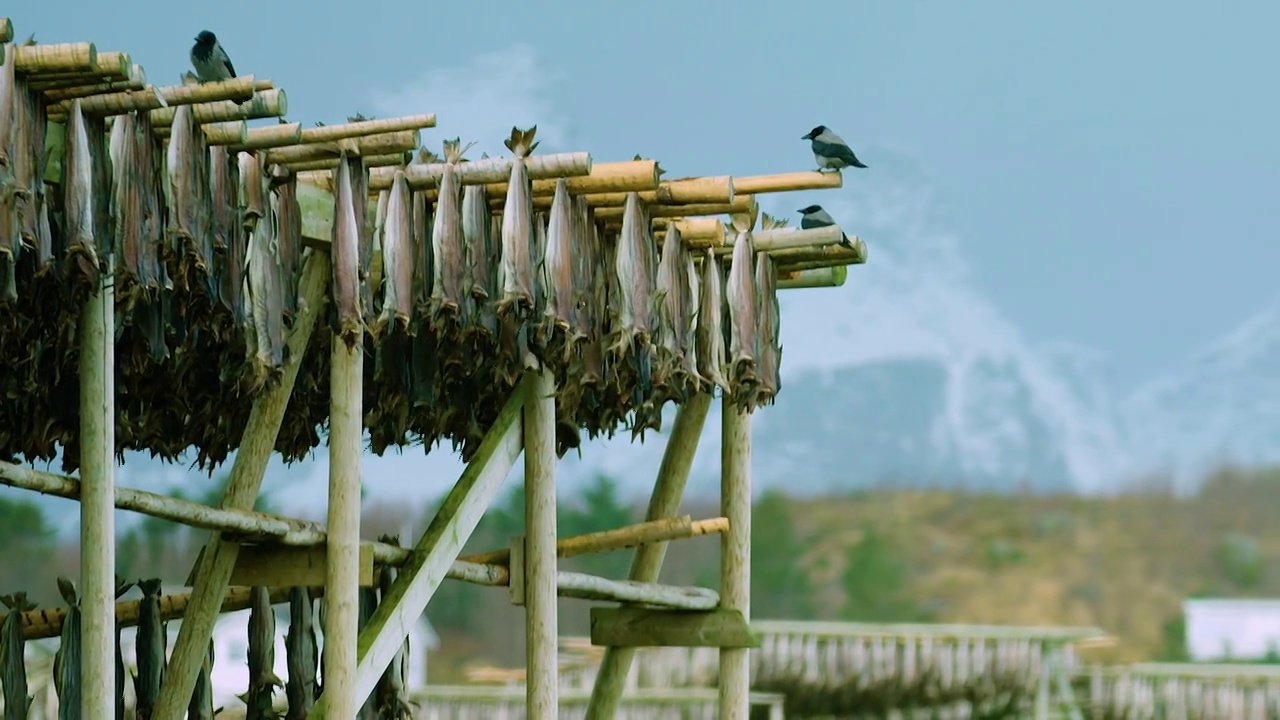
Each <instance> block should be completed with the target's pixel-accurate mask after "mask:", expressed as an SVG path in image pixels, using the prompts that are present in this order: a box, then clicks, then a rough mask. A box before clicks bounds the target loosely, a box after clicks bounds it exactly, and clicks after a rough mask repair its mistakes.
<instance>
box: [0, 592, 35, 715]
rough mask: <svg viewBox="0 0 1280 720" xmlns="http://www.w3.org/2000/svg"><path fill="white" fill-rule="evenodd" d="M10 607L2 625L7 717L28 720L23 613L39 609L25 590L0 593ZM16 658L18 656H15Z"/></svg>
mask: <svg viewBox="0 0 1280 720" xmlns="http://www.w3.org/2000/svg"><path fill="white" fill-rule="evenodd" d="M0 602H2V603H3V604H4V606H5V607H7V608H8V609H9V612H8V613H6V614H5V618H4V625H3V626H0V685H2V686H3V692H4V695H3V697H4V720H27V711H28V710H29V709H30V707H31V700H32V698H31V696H30V695H27V667H26V663H25V661H24V659H25V652H24V650H23V647H24V646H25V645H26V642H25V641H24V640H23V636H22V615H23V613H26V612H28V611H31V610H35V609H36V606H35V604H34V603H32V602H30V601H29V600H27V594H26V593H23V592H18V593H14V594H12V595H3V596H0ZM15 658H16V659H15Z"/></svg>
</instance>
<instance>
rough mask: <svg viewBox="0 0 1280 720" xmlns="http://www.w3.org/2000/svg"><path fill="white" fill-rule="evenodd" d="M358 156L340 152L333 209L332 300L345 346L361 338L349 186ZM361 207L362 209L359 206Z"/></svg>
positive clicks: (356, 250)
mask: <svg viewBox="0 0 1280 720" xmlns="http://www.w3.org/2000/svg"><path fill="white" fill-rule="evenodd" d="M362 165H363V161H362V160H361V159H360V158H358V157H352V156H349V155H347V153H346V152H343V153H342V157H341V159H340V160H339V162H338V169H337V171H335V173H334V174H335V176H336V177H337V184H338V187H337V191H336V192H335V193H334V212H333V242H332V248H333V250H332V257H333V303H334V306H335V307H336V308H337V311H338V312H337V320H338V327H337V331H338V334H339V336H340V337H341V338H342V342H344V343H346V345H347V347H348V348H354V347H355V346H356V343H357V342H358V341H359V340H360V339H361V338H362V337H363V334H364V327H363V319H362V317H361V312H360V311H361V305H362V303H361V302H360V227H359V225H358V224H357V217H356V213H357V207H356V198H357V197H359V198H360V200H361V201H363V198H364V197H365V196H363V195H362V196H356V195H355V193H354V188H352V182H351V175H352V171H353V169H359V168H360V167H362ZM360 209H363V208H360Z"/></svg>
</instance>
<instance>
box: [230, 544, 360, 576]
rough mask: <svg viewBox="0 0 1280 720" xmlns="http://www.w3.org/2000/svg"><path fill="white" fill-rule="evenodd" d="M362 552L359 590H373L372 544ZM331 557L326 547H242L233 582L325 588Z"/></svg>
mask: <svg viewBox="0 0 1280 720" xmlns="http://www.w3.org/2000/svg"><path fill="white" fill-rule="evenodd" d="M359 552H360V576H359V577H360V587H373V585H374V575H373V543H368V542H366V543H360V551H359ZM328 556H329V551H328V547H327V546H325V545H317V546H315V547H286V546H278V545H242V546H241V547H240V552H239V554H238V555H237V557H236V565H235V568H233V569H232V571H231V580H230V583H231V584H232V585H243V586H249V587H253V586H255V585H265V586H267V587H295V586H300V587H324V586H325V577H324V573H325V564H326V562H327V560H328Z"/></svg>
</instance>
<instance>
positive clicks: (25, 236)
mask: <svg viewBox="0 0 1280 720" xmlns="http://www.w3.org/2000/svg"><path fill="white" fill-rule="evenodd" d="M5 55H6V56H7V57H13V53H5ZM12 87H13V92H12V98H13V110H12V113H13V115H12V117H13V118H14V129H13V140H12V144H11V145H10V147H11V148H13V152H12V154H11V155H10V156H9V159H10V160H11V161H12V163H13V175H14V182H15V184H16V189H15V191H14V196H13V199H14V207H15V208H16V210H17V215H18V225H19V229H20V231H21V233H22V240H23V243H24V244H25V245H26V246H27V247H29V248H32V249H34V250H35V267H36V275H37V277H39V276H42V275H43V274H44V273H45V272H47V271H48V269H49V267H50V265H51V263H52V262H53V259H54V255H55V253H54V250H55V248H54V247H53V242H54V240H53V233H52V231H51V228H50V225H49V208H48V205H47V203H46V202H45V183H44V174H45V163H46V162H47V161H48V160H49V157H48V153H47V152H46V150H45V146H44V141H45V129H46V127H47V122H46V118H47V113H46V106H45V102H44V98H43V97H42V96H41V95H40V94H39V93H38V92H36V91H34V90H31V89H29V88H28V87H27V84H26V81H25V80H24V79H23V78H16V79H15V82H14V83H13V86H12ZM64 172H65V167H64ZM58 254H59V255H60V254H61V253H58Z"/></svg>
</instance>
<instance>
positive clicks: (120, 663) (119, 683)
mask: <svg viewBox="0 0 1280 720" xmlns="http://www.w3.org/2000/svg"><path fill="white" fill-rule="evenodd" d="M133 585H134V583H133V582H131V581H126V580H125V579H124V578H122V577H120V576H119V575H116V592H115V595H116V601H117V602H118V601H119V600H120V598H121V597H123V596H124V594H125V593H127V592H129V591H130V590H132V589H133ZM123 629H124V628H123V627H122V626H121V625H120V623H116V662H115V665H116V715H115V717H116V720H124V689H125V681H126V678H128V677H129V676H128V675H127V674H126V673H125V671H124V651H123V649H122V645H121V643H120V631H121V630H123ZM135 645H136V643H135Z"/></svg>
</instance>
